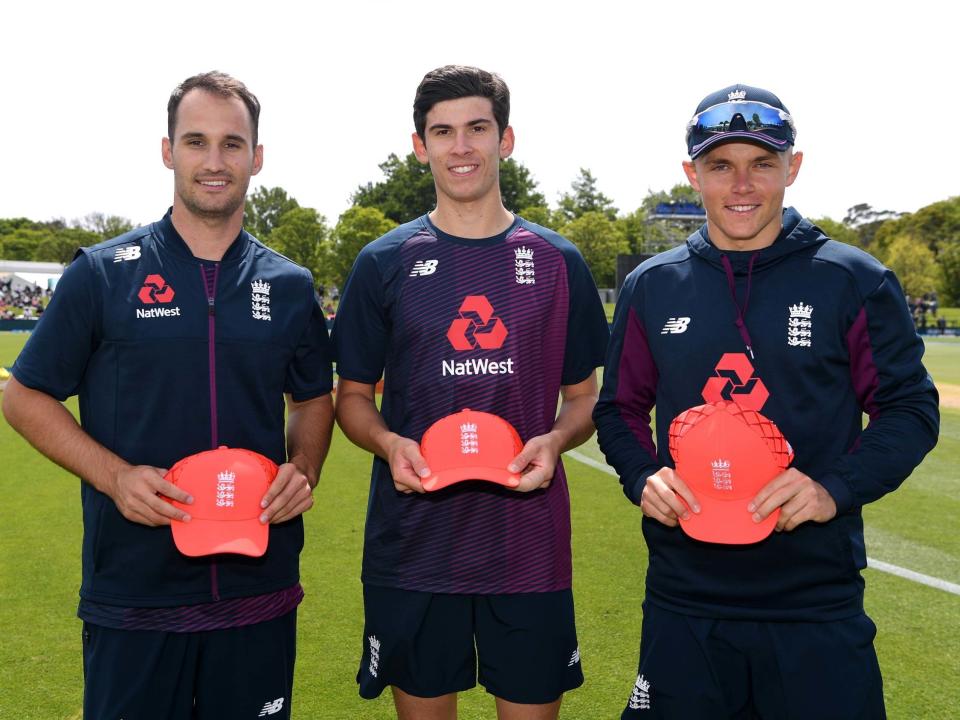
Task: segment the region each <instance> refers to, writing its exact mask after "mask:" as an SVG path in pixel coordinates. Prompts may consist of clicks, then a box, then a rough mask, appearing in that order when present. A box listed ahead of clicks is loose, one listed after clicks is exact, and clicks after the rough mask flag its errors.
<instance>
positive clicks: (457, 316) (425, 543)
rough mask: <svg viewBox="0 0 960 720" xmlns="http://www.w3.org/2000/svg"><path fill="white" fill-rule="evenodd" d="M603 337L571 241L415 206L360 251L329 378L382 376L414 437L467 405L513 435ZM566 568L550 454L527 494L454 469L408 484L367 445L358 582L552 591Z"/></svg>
mask: <svg viewBox="0 0 960 720" xmlns="http://www.w3.org/2000/svg"><path fill="white" fill-rule="evenodd" d="M495 333H500V334H499V335H495ZM483 336H486V337H487V338H488V339H492V341H491V342H486V341H485V342H484V344H483V345H481V344H480V342H479V341H478V340H477V338H480V337H483ZM607 336H608V329H607V322H606V317H605V315H604V312H603V306H602V304H601V302H600V298H599V294H598V293H597V290H596V287H595V286H594V284H593V280H592V278H591V276H590V271H589V270H588V268H587V266H586V263H585V262H584V261H583V258H582V256H581V255H580V253H579V252H578V251H577V249H576V248H575V247H574V246H573V245H572V244H571V243H570V242H569V241H567V240H565V239H563V238H562V237H560V236H559V235H557V234H556V233H553V232H551V231H549V230H546V229H545V228H541V227H539V226H537V225H533V224H531V223H527V222H526V221H525V220H522V219H520V218H518V219H517V220H516V221H515V222H514V224H513V225H512V226H511V227H510V228H509V229H508V230H507V231H506V233H503V234H500V235H498V236H496V237H492V238H485V239H464V238H456V237H452V236H450V235H447V234H445V233H438V231H437V230H436V229H435V228H434V227H433V226H432V225H431V224H430V222H429V220H428V219H427V218H426V216H424V217H422V218H419V219H417V220H415V221H413V222H411V223H407V224H406V225H402V226H400V227H398V228H395V229H394V230H392V231H391V232H390V233H388V234H386V235H384V236H383V237H381V238H380V239H378V240H376V241H374V242H373V243H371V244H369V245H367V246H366V247H365V248H364V249H363V250H362V251H361V252H360V254H359V256H358V257H357V261H356V263H355V264H354V267H353V270H352V271H351V274H350V277H349V279H348V280H347V283H346V286H345V288H344V291H343V295H342V297H341V301H340V306H339V308H338V311H337V317H336V320H335V323H334V329H333V335H332V337H333V344H334V347H335V348H336V354H337V373H338V374H339V375H340V377H341V378H344V379H347V380H352V381H355V382H360V383H367V384H373V383H375V382H377V381H378V380H379V379H380V377H381V374H383V377H384V386H383V401H382V405H381V408H380V411H381V413H382V415H383V418H384V421H385V422H386V424H387V427H389V428H390V430H392V431H393V432H396V433H398V434H399V435H401V436H403V437H408V438H412V439H413V440H415V441H417V442H419V441H420V439H421V437H422V435H423V433H424V431H425V430H426V429H427V428H428V427H429V426H430V425H431V424H433V423H434V422H435V421H437V420H439V419H440V418H442V417H445V416H447V415H450V414H451V413H454V412H458V411H460V410H462V409H464V408H470V409H472V410H478V411H482V412H489V413H494V414H496V415H499V416H500V417H502V418H504V419H506V420H507V421H508V422H510V423H511V424H512V425H513V426H514V427H515V428H516V429H517V432H518V433H519V435H520V437H521V439H522V440H523V441H524V442H527V441H528V440H529V439H530V438H532V437H536V436H539V435H543V434H545V433H547V432H549V431H550V430H551V429H552V427H553V425H554V422H555V420H556V414H557V401H558V398H559V395H560V392H561V388H562V387H563V386H565V385H574V384H577V383H579V382H582V381H584V380H586V379H587V378H588V377H590V374H591V373H592V372H593V371H594V369H595V367H596V366H598V365H599V364H600V363H601V362H602V359H603V353H604V350H605V347H606V342H607ZM571 577H572V563H571V559H570V511H569V495H568V492H567V486H566V476H565V470H564V467H563V464H562V463H561V464H560V465H558V468H557V471H556V473H555V475H554V479H553V482H552V483H551V485H550V486H549V487H548V488H545V489H542V490H536V491H534V492H532V493H525V494H523V493H517V492H514V491H512V490H509V489H506V488H504V487H501V486H499V485H493V484H491V483H482V482H466V483H460V484H457V485H454V486H451V487H449V488H445V489H444V490H441V491H439V492H435V493H427V494H407V495H405V494H402V493H399V492H398V491H397V490H396V489H395V487H394V485H393V481H392V479H391V477H390V470H389V467H388V465H387V463H386V462H385V461H384V460H382V459H381V458H375V459H374V461H373V472H372V474H371V485H370V503H369V505H368V514H367V523H366V527H365V541H364V561H363V581H364V582H365V583H371V584H375V585H382V586H385V587H400V588H406V589H409V590H420V591H424V592H436V593H486V594H490V593H510V592H518V593H521V592H550V591H554V590H560V589H565V588H569V587H570V583H571Z"/></svg>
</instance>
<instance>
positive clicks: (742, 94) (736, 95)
mask: <svg viewBox="0 0 960 720" xmlns="http://www.w3.org/2000/svg"><path fill="white" fill-rule="evenodd" d="M746 99H747V91H746V90H734V91H733V92H729V93H727V100H729V101H730V102H733V101H734V100H746Z"/></svg>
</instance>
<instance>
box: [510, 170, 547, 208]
mask: <svg viewBox="0 0 960 720" xmlns="http://www.w3.org/2000/svg"><path fill="white" fill-rule="evenodd" d="M500 196H501V198H502V199H503V206H504V207H505V208H506V209H507V210H509V211H510V212H517V211H518V210H519V209H520V208H526V207H543V208H546V207H547V201H546V199H545V198H544V197H543V194H542V193H540V192H538V191H537V181H536V180H534V179H533V177H532V176H531V175H530V171H529V170H527V168H525V167H524V166H523V165H521V164H520V163H519V162H517V161H516V160H514V159H513V158H507V159H506V160H503V161H502V162H501V163H500ZM524 217H526V216H524Z"/></svg>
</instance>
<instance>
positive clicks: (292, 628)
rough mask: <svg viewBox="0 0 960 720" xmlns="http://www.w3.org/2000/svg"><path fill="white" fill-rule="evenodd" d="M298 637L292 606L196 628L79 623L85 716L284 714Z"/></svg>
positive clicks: (217, 719) (154, 718) (277, 718)
mask: <svg viewBox="0 0 960 720" xmlns="http://www.w3.org/2000/svg"><path fill="white" fill-rule="evenodd" d="M296 640H297V613H296V611H294V612H290V613H287V614H286V615H283V616H282V617H279V618H276V619H275V620H270V621H267V622H263V623H259V624H256V625H248V626H245V627H241V628H231V629H227V630H211V631H207V632H195V633H167V632H156V631H149V630H113V629H110V628H104V627H100V626H98V625H93V624H90V623H84V625H83V674H84V696H83V710H84V717H87V718H136V719H137V720H239V719H240V718H250V720H254V719H255V718H257V717H268V718H271V720H286V719H288V718H290V715H291V702H292V700H291V699H292V694H293V668H294V661H295V659H296Z"/></svg>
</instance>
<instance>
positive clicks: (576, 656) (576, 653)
mask: <svg viewBox="0 0 960 720" xmlns="http://www.w3.org/2000/svg"><path fill="white" fill-rule="evenodd" d="M578 662H580V647H579V646H578V647H577V649H576V650H574V651H573V654H572V655H571V656H570V662H568V663H567V667H573V666H574V665H576V664H577V663H578Z"/></svg>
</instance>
